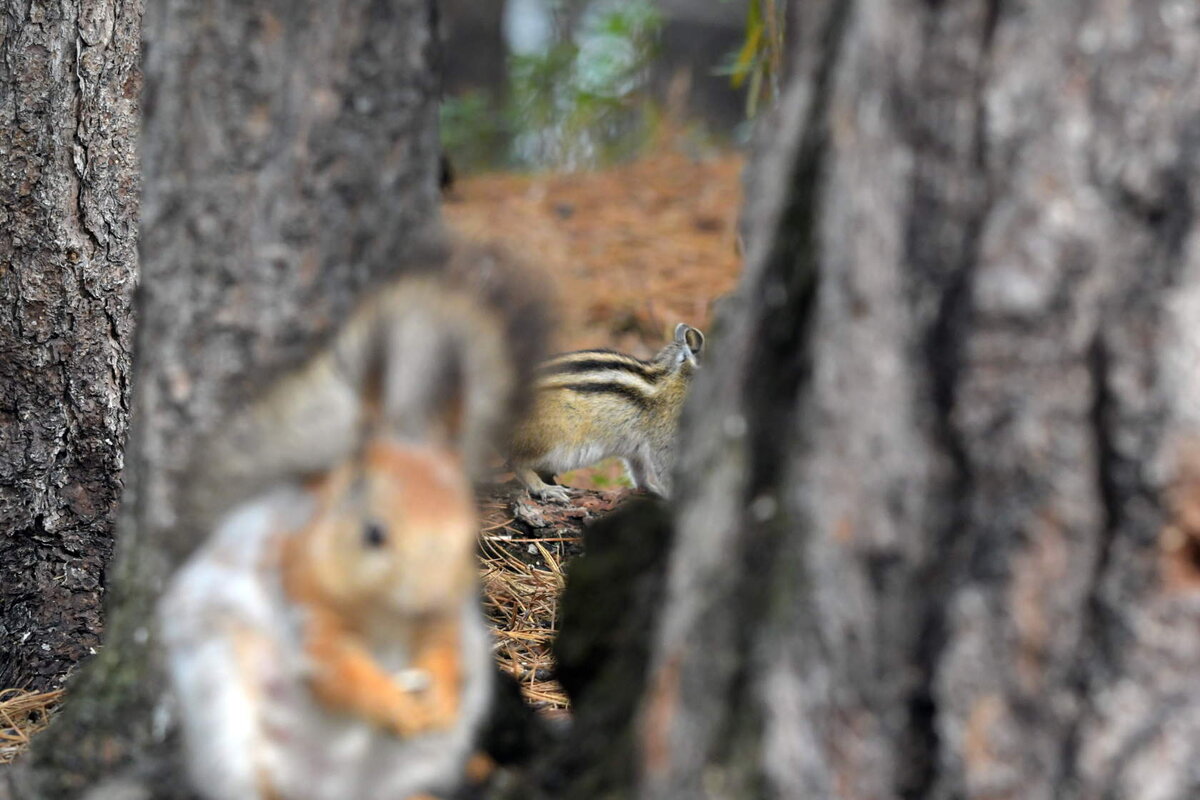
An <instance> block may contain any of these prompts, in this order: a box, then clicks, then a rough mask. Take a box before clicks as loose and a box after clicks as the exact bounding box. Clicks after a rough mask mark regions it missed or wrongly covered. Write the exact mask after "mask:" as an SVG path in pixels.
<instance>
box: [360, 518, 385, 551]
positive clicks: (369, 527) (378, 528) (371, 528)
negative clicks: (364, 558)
mask: <svg viewBox="0 0 1200 800" xmlns="http://www.w3.org/2000/svg"><path fill="white" fill-rule="evenodd" d="M363 542H364V543H365V544H366V545H367V547H383V545H384V543H385V542H387V531H385V530H384V529H383V526H382V525H380V524H379V523H378V522H368V523H367V524H366V527H364V528H363Z"/></svg>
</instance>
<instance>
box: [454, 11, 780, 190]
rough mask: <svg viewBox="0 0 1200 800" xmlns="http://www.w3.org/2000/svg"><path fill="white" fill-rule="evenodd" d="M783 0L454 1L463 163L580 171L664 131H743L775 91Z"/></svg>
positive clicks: (691, 135)
mask: <svg viewBox="0 0 1200 800" xmlns="http://www.w3.org/2000/svg"><path fill="white" fill-rule="evenodd" d="M784 6H785V4H784V3H782V2H781V0H495V1H494V2H486V3H481V2H479V0H445V2H444V3H443V20H442V38H443V52H444V56H443V60H444V63H445V65H446V67H447V69H446V87H445V94H444V98H443V102H442V108H441V132H442V134H441V135H442V144H443V148H444V150H445V152H446V154H447V155H448V156H449V158H450V161H451V162H452V164H453V165H454V169H455V170H456V171H458V172H464V173H470V172H478V171H484V170H497V169H500V170H542V169H552V170H578V169H586V168H591V167H598V166H604V165H609V164H612V163H615V162H620V161H624V160H627V159H629V158H631V157H634V156H636V155H638V154H639V153H641V152H643V151H644V150H646V148H647V147H648V146H650V145H652V144H653V143H655V142H656V141H660V140H661V139H662V138H663V137H664V136H671V137H678V138H682V139H684V140H685V142H686V143H687V145H688V146H690V147H695V148H703V147H708V146H713V145H725V144H730V143H733V144H737V143H740V142H742V141H744V140H745V139H746V138H747V135H748V130H749V124H748V120H749V119H751V118H752V117H753V116H755V115H756V114H757V113H758V112H759V111H760V110H761V108H762V107H763V105H764V102H770V101H771V100H772V99H773V98H774V97H775V96H776V95H777V89H776V85H777V82H778V80H779V73H780V64H781V57H782V49H783V32H784Z"/></svg>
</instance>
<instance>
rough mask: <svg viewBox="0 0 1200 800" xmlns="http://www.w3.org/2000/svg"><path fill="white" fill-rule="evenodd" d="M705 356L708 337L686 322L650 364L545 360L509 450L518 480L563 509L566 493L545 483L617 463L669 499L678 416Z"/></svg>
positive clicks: (586, 355) (614, 359)
mask: <svg viewBox="0 0 1200 800" xmlns="http://www.w3.org/2000/svg"><path fill="white" fill-rule="evenodd" d="M703 349H704V334H702V333H701V332H700V331H699V330H697V329H696V328H693V327H691V326H690V325H685V324H684V323H682V322H681V323H679V324H678V325H677V326H675V336H674V338H673V340H672V341H671V343H670V344H668V345H667V346H666V347H664V348H663V349H662V350H660V351H659V352H658V354H657V355H656V356H655V357H654V358H653V359H652V360H650V361H643V360H641V359H639V358H634V357H633V356H629V355H625V354H623V353H617V352H613V351H611V350H580V351H577V352H573V353H564V354H562V355H558V356H555V357H553V358H551V359H549V360H547V361H546V362H545V363H543V364H542V365H541V366H540V367H539V369H538V376H537V378H536V379H535V383H534V390H535V395H536V396H535V398H534V407H533V413H532V414H531V415H530V416H529V417H528V418H526V419H525V420H524V421H523V422H522V423H521V424H519V425H518V426H517V429H516V431H515V432H514V434H513V436H512V440H511V444H510V447H509V459H510V462H511V463H512V466H513V469H514V471H515V472H516V476H517V480H519V481H520V482H521V484H522V485H523V486H524V487H525V488H526V489H527V490H528V491H529V493H530V494H531V495H533V496H535V497H538V498H542V499H550V500H557V501H559V502H565V501H566V500H567V498H568V497H569V492H568V490H567V489H566V488H565V487H562V486H553V485H549V484H547V483H546V479H547V478H550V477H552V476H553V475H556V474H558V473H562V472H567V471H568V470H572V469H578V468H580V467H586V466H588V465H590V464H594V463H595V462H597V461H599V460H601V459H603V458H608V457H609V456H619V457H620V458H622V459H624V461H625V464H626V466H627V468H628V469H629V472H630V475H631V477H632V478H633V481H634V484H635V486H638V487H645V488H646V489H649V490H650V491H652V492H655V493H656V494H659V495H661V496H663V497H667V496H669V494H670V490H671V484H670V481H671V470H672V467H673V466H674V454H675V436H676V431H677V428H678V427H679V415H680V412H681V411H682V410H683V402H684V400H685V399H686V397H687V392H688V387H689V386H690V385H691V382H692V376H693V375H694V374H695V371H696V368H697V364H698V358H699V356H700V352H701V351H702V350H703Z"/></svg>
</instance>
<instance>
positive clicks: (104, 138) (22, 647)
mask: <svg viewBox="0 0 1200 800" xmlns="http://www.w3.org/2000/svg"><path fill="white" fill-rule="evenodd" d="M140 20H141V3H140V2H138V0H133V1H132V2H130V1H128V0H96V1H95V2H83V1H82V0H65V1H64V2H61V3H53V4H43V3H36V2H14V3H9V4H7V5H6V7H5V8H4V10H3V11H0V187H2V188H0V689H3V688H9V687H12V686H25V687H30V688H35V689H49V688H54V687H56V686H58V685H59V684H60V683H61V681H62V679H63V678H64V676H65V674H66V672H67V671H68V670H69V669H70V668H71V667H72V666H73V665H74V664H75V663H76V662H78V661H79V660H80V659H82V658H83V657H84V656H86V655H87V654H88V653H89V652H90V651H91V650H92V649H93V648H94V647H95V646H96V645H97V644H99V640H100V633H101V629H102V618H101V599H102V596H103V589H102V581H103V575H104V568H105V565H106V563H107V561H108V557H109V554H110V552H111V548H112V526H113V520H114V515H115V510H116V505H117V501H118V498H119V495H120V491H121V467H122V455H121V447H122V445H123V442H124V438H125V430H126V425H127V423H128V418H129V400H128V378H129V370H130V349H131V342H132V322H133V319H132V312H131V297H132V291H133V286H134V282H135V278H136V275H137V249H136V248H137V237H136V232H137V227H136V222H135V221H136V217H137V203H138V165H137V157H136V154H135V152H134V150H135V142H136V135H137V119H138V96H139V94H140V91H141V75H140V73H139V71H138V59H139V54H138V49H139V28H140Z"/></svg>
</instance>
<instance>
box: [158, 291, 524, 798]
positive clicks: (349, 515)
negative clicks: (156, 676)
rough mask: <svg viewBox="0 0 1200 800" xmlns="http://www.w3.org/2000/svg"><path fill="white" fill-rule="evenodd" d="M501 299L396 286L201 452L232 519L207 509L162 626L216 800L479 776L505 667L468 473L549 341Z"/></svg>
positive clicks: (202, 788) (430, 788) (209, 485)
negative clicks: (203, 531)
mask: <svg viewBox="0 0 1200 800" xmlns="http://www.w3.org/2000/svg"><path fill="white" fill-rule="evenodd" d="M472 280H474V278H473V279H472ZM493 288H494V287H493ZM484 290H486V291H484ZM497 292H499V290H497ZM497 292H493V291H491V289H490V288H489V287H488V286H487V285H486V281H485V285H484V286H482V287H480V286H467V287H464V286H463V285H461V282H457V281H455V280H439V279H433V278H411V277H410V278H403V279H401V280H399V281H398V282H396V283H395V284H394V285H393V286H391V287H390V288H387V289H385V290H383V291H381V292H379V293H377V295H376V297H375V298H374V299H372V300H370V301H368V302H367V303H366V304H364V307H363V308H362V309H361V310H360V311H359V312H358V314H356V315H355V316H354V318H352V319H351V320H350V321H349V322H348V324H347V325H345V326H344V328H343V329H342V331H341V332H340V333H339V334H338V335H337V336H336V337H335V338H334V339H333V340H332V342H331V343H330V344H329V345H327V346H326V347H325V348H324V349H323V350H322V351H321V352H319V353H318V354H317V355H315V356H314V357H313V358H312V359H311V360H310V361H309V362H308V363H307V364H306V365H304V366H303V367H302V368H301V369H300V370H298V371H297V372H296V373H294V374H292V375H290V376H287V377H285V378H283V379H282V380H280V381H278V382H277V383H276V384H275V386H274V387H273V388H272V389H271V390H270V391H268V392H266V393H265V394H264V395H263V398H262V400H261V401H260V402H259V403H258V404H256V405H255V406H253V407H252V408H249V409H247V410H246V411H244V412H243V413H241V414H239V415H237V417H236V418H235V419H234V420H232V421H231V422H230V424H229V425H228V426H226V428H225V429H224V430H222V431H219V432H217V433H216V434H215V437H214V439H215V440H214V441H213V442H212V443H211V445H210V447H208V448H207V451H206V453H205V454H204V455H203V456H202V457H201V458H200V466H199V468H198V469H199V473H198V478H197V482H198V484H200V485H201V487H202V490H201V492H200V494H199V499H198V500H197V501H196V502H200V503H202V504H203V503H213V504H216V509H215V510H203V509H202V510H201V511H203V513H201V512H200V511H197V512H196V514H195V516H194V517H193V519H196V520H207V519H213V520H215V521H214V522H213V523H212V525H213V528H214V532H213V534H212V535H211V536H210V537H209V539H208V540H207V541H206V542H205V543H204V544H203V545H202V546H201V547H200V548H199V549H198V550H197V551H196V552H195V553H194V554H193V555H192V556H191V557H190V558H189V560H188V561H187V562H186V563H185V565H184V566H183V567H182V568H181V569H180V570H179V572H178V573H177V574H176V575H175V576H174V577H173V578H172V580H171V583H170V585H169V586H168V589H167V591H166V592H165V593H164V596H163V599H162V601H161V603H160V608H159V629H160V635H161V639H162V641H163V643H164V645H165V648H166V655H167V658H166V664H167V671H168V674H169V677H170V679H171V683H172V686H173V688H174V693H175V696H176V698H177V700H178V708H179V712H180V717H181V723H182V728H183V733H184V744H185V755H186V763H187V767H188V772H189V774H190V775H191V778H192V781H193V784H194V787H195V789H196V791H197V792H198V793H199V794H200V795H201V796H203V797H205V798H206V799H207V800H256V799H258V800H268V798H270V799H271V800H275V799H276V798H280V799H281V800H341V799H342V798H356V799H357V800H392V798H396V799H397V800H403V799H404V798H415V797H417V796H420V797H422V798H424V797H428V796H430V795H432V794H438V793H443V792H448V791H451V790H452V789H453V788H454V787H455V785H456V784H457V783H458V782H460V781H462V778H463V774H464V770H465V769H466V766H467V763H468V760H469V759H470V757H471V754H472V750H473V747H474V740H475V738H476V734H477V732H478V730H479V728H480V726H481V725H482V723H483V720H484V718H485V715H486V713H487V711H488V708H489V705H490V702H491V676H492V673H493V670H494V665H493V663H492V656H491V640H490V636H489V634H488V631H487V627H486V623H485V621H484V618H483V613H482V609H481V607H480V602H479V595H478V591H479V589H478V585H477V565H476V561H475V538H476V535H477V529H478V525H477V515H476V509H475V505H474V498H473V495H472V488H471V476H472V475H474V474H478V472H479V471H480V470H481V467H482V461H483V458H484V456H485V454H486V453H487V452H488V451H489V450H490V447H491V445H492V443H494V441H495V440H496V438H497V436H498V433H499V431H500V430H501V428H502V426H503V424H504V422H505V420H506V419H507V418H509V417H510V416H511V415H512V414H514V413H515V411H516V408H517V406H518V402H519V396H520V383H521V376H522V370H523V369H525V368H524V367H522V366H521V364H520V361H521V358H520V356H519V353H521V352H522V351H521V348H522V347H532V346H533V345H529V344H521V343H520V342H516V341H515V338H516V337H517V335H518V334H519V333H520V331H519V330H518V329H519V328H520V326H521V325H522V324H529V320H528V318H526V319H525V320H524V321H523V322H522V321H521V319H520V315H521V314H522V313H527V312H528V310H529V309H528V308H527V307H524V306H523V305H522V304H521V303H517V304H516V305H515V306H514V308H517V309H519V311H518V312H517V313H516V314H514V313H513V310H512V309H511V308H508V309H506V308H505V307H504V306H503V304H502V303H501V302H500V301H499V300H497V297H498V296H499V295H498V294H497ZM501 293H502V292H501ZM532 337H533V338H535V339H537V338H540V331H538V330H536V326H534V329H533V330H532ZM239 442H240V445H239ZM208 473H212V474H211V475H209V474H208ZM247 494H248V495H249V496H248V497H247V496H245V495H247ZM230 498H236V499H234V500H230Z"/></svg>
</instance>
